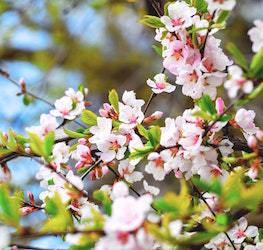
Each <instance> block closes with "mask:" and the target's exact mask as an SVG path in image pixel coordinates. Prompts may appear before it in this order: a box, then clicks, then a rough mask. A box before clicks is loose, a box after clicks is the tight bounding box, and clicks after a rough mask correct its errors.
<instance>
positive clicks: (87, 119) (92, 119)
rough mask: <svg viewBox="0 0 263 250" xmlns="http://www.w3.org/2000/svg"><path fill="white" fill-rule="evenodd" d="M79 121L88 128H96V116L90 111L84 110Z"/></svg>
mask: <svg viewBox="0 0 263 250" xmlns="http://www.w3.org/2000/svg"><path fill="white" fill-rule="evenodd" d="M81 121H83V122H84V123H85V124H87V125H90V126H97V115H96V114H95V113H93V112H92V111H90V110H87V109H84V110H83V112H82V118H81Z"/></svg>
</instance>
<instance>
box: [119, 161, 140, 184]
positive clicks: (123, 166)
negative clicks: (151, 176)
mask: <svg viewBox="0 0 263 250" xmlns="http://www.w3.org/2000/svg"><path fill="white" fill-rule="evenodd" d="M134 169H135V166H134V165H132V164H131V163H130V161H129V159H125V160H122V161H120V163H119V166H118V171H119V173H120V175H121V176H122V177H124V179H125V180H126V181H128V182H130V183H133V182H136V181H140V180H141V179H142V178H143V174H142V173H141V172H139V171H134Z"/></svg>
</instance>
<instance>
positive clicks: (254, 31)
mask: <svg viewBox="0 0 263 250" xmlns="http://www.w3.org/2000/svg"><path fill="white" fill-rule="evenodd" d="M254 25H255V27H253V28H251V29H250V30H249V31H248V35H249V37H250V40H251V41H252V43H253V45H252V51H253V52H255V53H256V52H259V51H260V50H261V49H263V21H262V20H259V19H257V20H255V21H254Z"/></svg>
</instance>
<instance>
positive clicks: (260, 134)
mask: <svg viewBox="0 0 263 250" xmlns="http://www.w3.org/2000/svg"><path fill="white" fill-rule="evenodd" d="M256 137H257V139H259V140H260V141H263V131H262V130H258V131H257V132H256Z"/></svg>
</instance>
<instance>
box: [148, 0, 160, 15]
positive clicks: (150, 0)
mask: <svg viewBox="0 0 263 250" xmlns="http://www.w3.org/2000/svg"><path fill="white" fill-rule="evenodd" d="M149 2H150V3H151V5H152V6H153V8H154V9H155V11H156V13H157V14H158V16H159V17H161V16H163V11H162V9H161V8H160V7H159V6H158V4H157V3H156V2H155V0H149Z"/></svg>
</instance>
